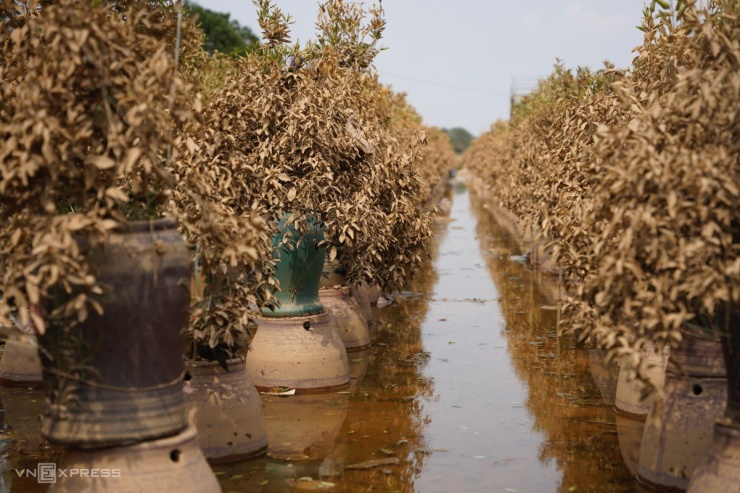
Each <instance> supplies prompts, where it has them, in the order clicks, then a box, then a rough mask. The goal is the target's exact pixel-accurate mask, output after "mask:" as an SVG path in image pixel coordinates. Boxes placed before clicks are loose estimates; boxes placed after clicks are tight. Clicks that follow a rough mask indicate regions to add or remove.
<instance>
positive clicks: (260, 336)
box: [247, 218, 349, 393]
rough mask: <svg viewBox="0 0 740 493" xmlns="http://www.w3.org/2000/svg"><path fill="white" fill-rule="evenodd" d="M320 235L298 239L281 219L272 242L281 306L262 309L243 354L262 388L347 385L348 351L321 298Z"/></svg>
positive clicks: (323, 388)
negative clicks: (254, 332) (246, 353)
mask: <svg viewBox="0 0 740 493" xmlns="http://www.w3.org/2000/svg"><path fill="white" fill-rule="evenodd" d="M284 238H287V239H286V240H285V241H283V239H284ZM323 238H324V235H323V232H322V231H321V229H320V228H319V227H318V226H314V227H313V229H312V231H311V232H310V233H309V234H308V235H306V236H303V237H302V238H298V237H297V233H296V230H295V229H294V228H292V227H288V226H286V219H285V218H283V220H282V221H281V222H280V224H279V234H278V235H276V236H275V238H274V239H273V245H274V246H275V252H276V253H275V255H276V257H277V259H278V263H277V271H276V277H277V278H278V280H279V281H280V291H277V292H276V293H275V295H276V297H277V299H278V301H279V302H280V306H279V307H277V308H276V309H275V310H272V309H269V308H263V309H262V315H263V316H262V317H259V318H258V320H257V332H256V334H255V336H254V338H253V339H252V341H251V344H250V352H249V357H247V372H248V373H249V377H250V378H251V379H252V382H254V384H255V386H256V387H257V389H258V390H260V391H264V390H270V389H273V388H275V387H287V388H290V389H295V390H296V392H298V393H306V392H324V391H327V390H335V389H342V388H346V387H347V386H349V369H348V364H347V351H346V350H345V348H344V345H343V344H342V340H341V339H340V338H339V335H338V334H337V330H336V324H335V323H334V321H333V319H332V318H331V317H330V316H329V315H328V314H327V313H326V311H325V309H324V305H323V304H322V303H321V299H320V298H319V283H320V281H321V272H322V268H323V266H324V260H325V258H326V250H325V249H324V248H317V244H318V242H319V241H321V240H322V239H323Z"/></svg>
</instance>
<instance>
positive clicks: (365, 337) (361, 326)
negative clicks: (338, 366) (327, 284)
mask: <svg viewBox="0 0 740 493" xmlns="http://www.w3.org/2000/svg"><path fill="white" fill-rule="evenodd" d="M319 296H320V298H321V302H322V303H323V304H324V307H325V308H326V311H327V313H329V315H331V316H332V317H333V318H334V323H335V324H336V328H337V333H338V334H339V338H340V339H341V340H342V343H343V344H344V347H345V348H347V351H361V350H363V349H367V348H368V347H370V332H369V330H368V326H367V321H366V320H365V316H364V315H363V314H362V311H361V310H360V307H359V306H358V305H357V303H355V302H354V301H353V300H352V298H351V297H350V287H349V286H343V287H338V288H327V289H322V290H320V291H319Z"/></svg>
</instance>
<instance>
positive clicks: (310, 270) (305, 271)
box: [262, 214, 326, 317]
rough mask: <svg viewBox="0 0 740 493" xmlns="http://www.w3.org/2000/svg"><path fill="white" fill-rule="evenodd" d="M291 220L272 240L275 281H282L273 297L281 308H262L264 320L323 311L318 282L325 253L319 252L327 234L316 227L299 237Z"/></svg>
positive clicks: (281, 222) (284, 222)
mask: <svg viewBox="0 0 740 493" xmlns="http://www.w3.org/2000/svg"><path fill="white" fill-rule="evenodd" d="M288 217H289V216H288V214H285V216H284V217H283V219H282V220H281V221H280V223H279V224H278V233H277V234H276V235H275V236H274V237H273V239H272V246H273V252H274V253H273V255H274V257H275V259H276V260H277V264H276V266H275V278H276V279H277V280H278V281H280V289H279V290H278V291H275V293H274V294H275V298H277V300H278V302H279V306H277V307H275V308H274V309H271V308H267V307H266V308H263V309H262V315H263V316H264V317H296V316H302V315H315V314H318V313H321V312H323V311H324V307H323V306H322V305H321V300H320V299H319V282H320V281H321V272H322V269H323V267H324V260H325V259H326V249H325V248H317V245H318V243H319V242H320V241H322V240H323V239H324V233H323V231H322V229H321V228H320V227H319V226H318V225H317V224H315V223H314V224H312V225H311V230H310V232H309V233H308V234H306V235H304V236H298V232H297V231H296V229H295V228H294V227H293V226H288Z"/></svg>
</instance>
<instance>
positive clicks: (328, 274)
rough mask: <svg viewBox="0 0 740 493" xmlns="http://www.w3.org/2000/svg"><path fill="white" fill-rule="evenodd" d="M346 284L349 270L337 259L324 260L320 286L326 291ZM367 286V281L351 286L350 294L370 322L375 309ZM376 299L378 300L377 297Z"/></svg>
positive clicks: (366, 320)
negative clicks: (332, 260) (331, 260)
mask: <svg viewBox="0 0 740 493" xmlns="http://www.w3.org/2000/svg"><path fill="white" fill-rule="evenodd" d="M344 286H347V270H346V269H345V268H344V267H342V266H341V265H339V264H338V263H337V262H336V261H334V262H330V261H329V260H328V259H327V260H326V261H325V262H324V270H323V271H322V273H321V282H320V283H319V287H320V288H321V290H322V291H324V290H326V289H330V288H331V289H338V288H340V287H344ZM366 286H367V283H365V282H361V283H360V284H355V285H353V286H351V288H350V295H349V296H350V299H351V300H352V301H353V302H354V303H355V304H356V305H357V306H358V308H359V310H360V313H362V316H363V317H364V318H365V322H367V323H368V324H369V323H370V322H372V320H373V310H372V305H371V304H370V298H369V297H368V294H367V290H366V289H365V287H366ZM319 295H321V292H319ZM322 301H323V299H322ZM375 301H377V298H376V300H375ZM342 340H344V339H342Z"/></svg>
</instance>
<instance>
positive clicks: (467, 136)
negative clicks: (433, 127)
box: [442, 127, 473, 154]
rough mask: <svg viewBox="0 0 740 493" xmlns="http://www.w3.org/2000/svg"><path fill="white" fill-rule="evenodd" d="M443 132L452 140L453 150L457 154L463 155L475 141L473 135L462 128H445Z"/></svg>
mask: <svg viewBox="0 0 740 493" xmlns="http://www.w3.org/2000/svg"><path fill="white" fill-rule="evenodd" d="M442 131H443V132H444V133H446V134H447V136H448V137H449V138H450V143H451V144H452V148H453V149H454V150H455V153H457V154H462V153H463V151H464V150H465V149H467V148H468V146H469V145H470V143H471V142H472V141H473V135H472V134H471V133H470V132H468V131H467V130H465V129H464V128H461V127H455V128H449V129H448V128H443V129H442Z"/></svg>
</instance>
